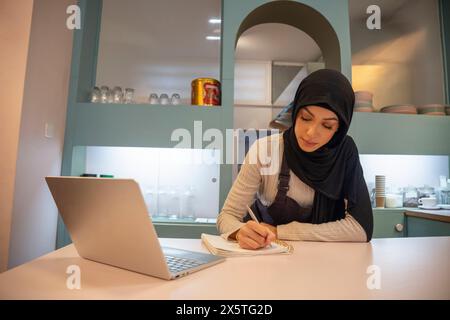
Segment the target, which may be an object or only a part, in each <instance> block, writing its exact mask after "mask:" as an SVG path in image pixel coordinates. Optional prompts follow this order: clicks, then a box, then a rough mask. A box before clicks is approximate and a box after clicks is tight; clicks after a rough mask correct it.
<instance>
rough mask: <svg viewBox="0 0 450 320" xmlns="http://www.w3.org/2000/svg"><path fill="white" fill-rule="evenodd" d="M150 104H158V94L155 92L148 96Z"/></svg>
mask: <svg viewBox="0 0 450 320" xmlns="http://www.w3.org/2000/svg"><path fill="white" fill-rule="evenodd" d="M148 101H149V102H150V104H158V95H157V94H156V93H152V94H151V95H150V97H149V98H148Z"/></svg>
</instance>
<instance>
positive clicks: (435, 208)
mask: <svg viewBox="0 0 450 320" xmlns="http://www.w3.org/2000/svg"><path fill="white" fill-rule="evenodd" d="M418 208H419V209H424V210H439V209H441V207H440V206H435V207H427V206H419V207H418Z"/></svg>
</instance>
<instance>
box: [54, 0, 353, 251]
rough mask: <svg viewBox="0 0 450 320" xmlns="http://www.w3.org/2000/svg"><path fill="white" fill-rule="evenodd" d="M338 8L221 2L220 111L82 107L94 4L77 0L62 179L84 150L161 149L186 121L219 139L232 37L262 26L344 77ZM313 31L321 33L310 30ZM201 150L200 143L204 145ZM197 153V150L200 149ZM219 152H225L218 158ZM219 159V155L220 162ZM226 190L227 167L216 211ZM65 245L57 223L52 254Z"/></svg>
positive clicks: (90, 68)
mask: <svg viewBox="0 0 450 320" xmlns="http://www.w3.org/2000/svg"><path fill="white" fill-rule="evenodd" d="M347 5H348V4H347V1H346V0H337V1H333V2H330V1H327V0H314V1H312V0H304V1H276V2H273V1H267V0H247V1H240V0H226V1H222V43H221V65H220V69H221V79H220V81H221V89H222V105H221V106H220V107H212V108H204V107H195V106H162V105H138V104H134V105H129V104H128V105H126V104H124V105H120V104H91V103H88V102H87V101H88V96H89V91H90V89H91V88H92V87H93V86H94V85H95V83H96V81H95V75H96V67H97V56H98V45H99V34H100V25H101V23H100V22H101V13H102V1H101V0H88V1H87V0H80V1H79V6H80V9H81V13H82V15H81V18H82V19H81V29H80V30H76V31H75V33H74V41H73V52H72V67H71V78H70V88H69V99H68V108H67V120H66V133H65V141H64V153H63V164H62V175H79V174H80V173H82V172H83V171H84V165H85V155H86V146H122V147H124V146H130V147H165V148H170V147H173V146H174V145H176V144H177V142H176V141H171V139H170V137H171V133H172V132H173V130H174V129H176V128H184V129H187V130H189V131H190V133H191V136H193V135H194V121H202V129H203V131H205V130H207V129H209V128H216V129H219V130H220V131H221V132H222V134H223V136H225V134H226V129H232V128H233V105H234V101H233V87H234V55H235V45H236V43H237V39H238V38H239V35H240V34H242V33H243V32H244V31H245V30H246V29H248V28H250V27H252V26H253V25H257V24H259V23H266V22H280V23H286V24H290V25H292V26H295V27H299V28H301V29H303V30H305V32H308V33H310V34H311V36H312V37H313V38H314V39H315V40H316V42H317V43H319V44H321V45H322V47H323V48H324V49H326V50H324V52H327V58H328V59H327V61H328V66H329V67H333V68H337V69H340V70H341V71H342V72H343V73H344V74H346V75H347V76H348V77H349V78H350V77H351V52H350V34H349V23H348V21H349V19H348V6H347ZM318 23H321V27H322V29H323V30H326V31H327V32H325V33H324V32H317V30H319V29H321V28H315V27H314V25H317V24H318ZM205 144H208V143H205ZM203 147H204V146H203ZM224 152H225V151H224ZM222 156H223V158H225V157H226V154H222ZM231 183H232V166H231V165H229V164H223V165H221V168H220V196H219V199H220V204H219V207H222V205H223V203H224V201H225V198H226V196H227V194H228V191H229V189H230V187H231ZM156 228H157V230H158V232H160V235H164V236H171V237H177V236H195V237H198V236H199V234H200V233H201V232H210V233H213V230H215V225H213V224H209V225H208V224H189V223H156ZM69 242H70V238H69V237H68V235H67V232H66V230H65V227H64V224H63V223H62V221H61V220H59V222H58V234H57V247H61V246H64V245H66V244H68V243H69Z"/></svg>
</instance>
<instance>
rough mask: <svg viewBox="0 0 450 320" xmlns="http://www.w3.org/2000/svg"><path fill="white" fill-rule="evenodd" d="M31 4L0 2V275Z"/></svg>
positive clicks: (5, 259)
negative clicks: (0, 153)
mask: <svg viewBox="0 0 450 320" xmlns="http://www.w3.org/2000/svg"><path fill="white" fill-rule="evenodd" d="M32 11H33V1H16V0H2V1H0V43H1V50H0V70H2V71H1V72H0V120H1V125H0V148H1V150H2V156H1V158H0V159H1V160H0V172H1V173H2V174H1V177H0V272H3V271H5V270H6V268H7V266H8V251H9V237H10V229H11V215H12V208H13V199H14V183H15V173H16V161H17V149H18V145H19V127H20V115H21V112H22V101H23V88H24V85H25V72H26V61H27V54H28V43H29V39H30V28H31V15H32Z"/></svg>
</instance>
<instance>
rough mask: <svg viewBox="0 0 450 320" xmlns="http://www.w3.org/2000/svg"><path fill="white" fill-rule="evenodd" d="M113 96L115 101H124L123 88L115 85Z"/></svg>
mask: <svg viewBox="0 0 450 320" xmlns="http://www.w3.org/2000/svg"><path fill="white" fill-rule="evenodd" d="M112 97H113V103H122V102H123V92H122V88H121V87H114V89H113V93H112Z"/></svg>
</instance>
